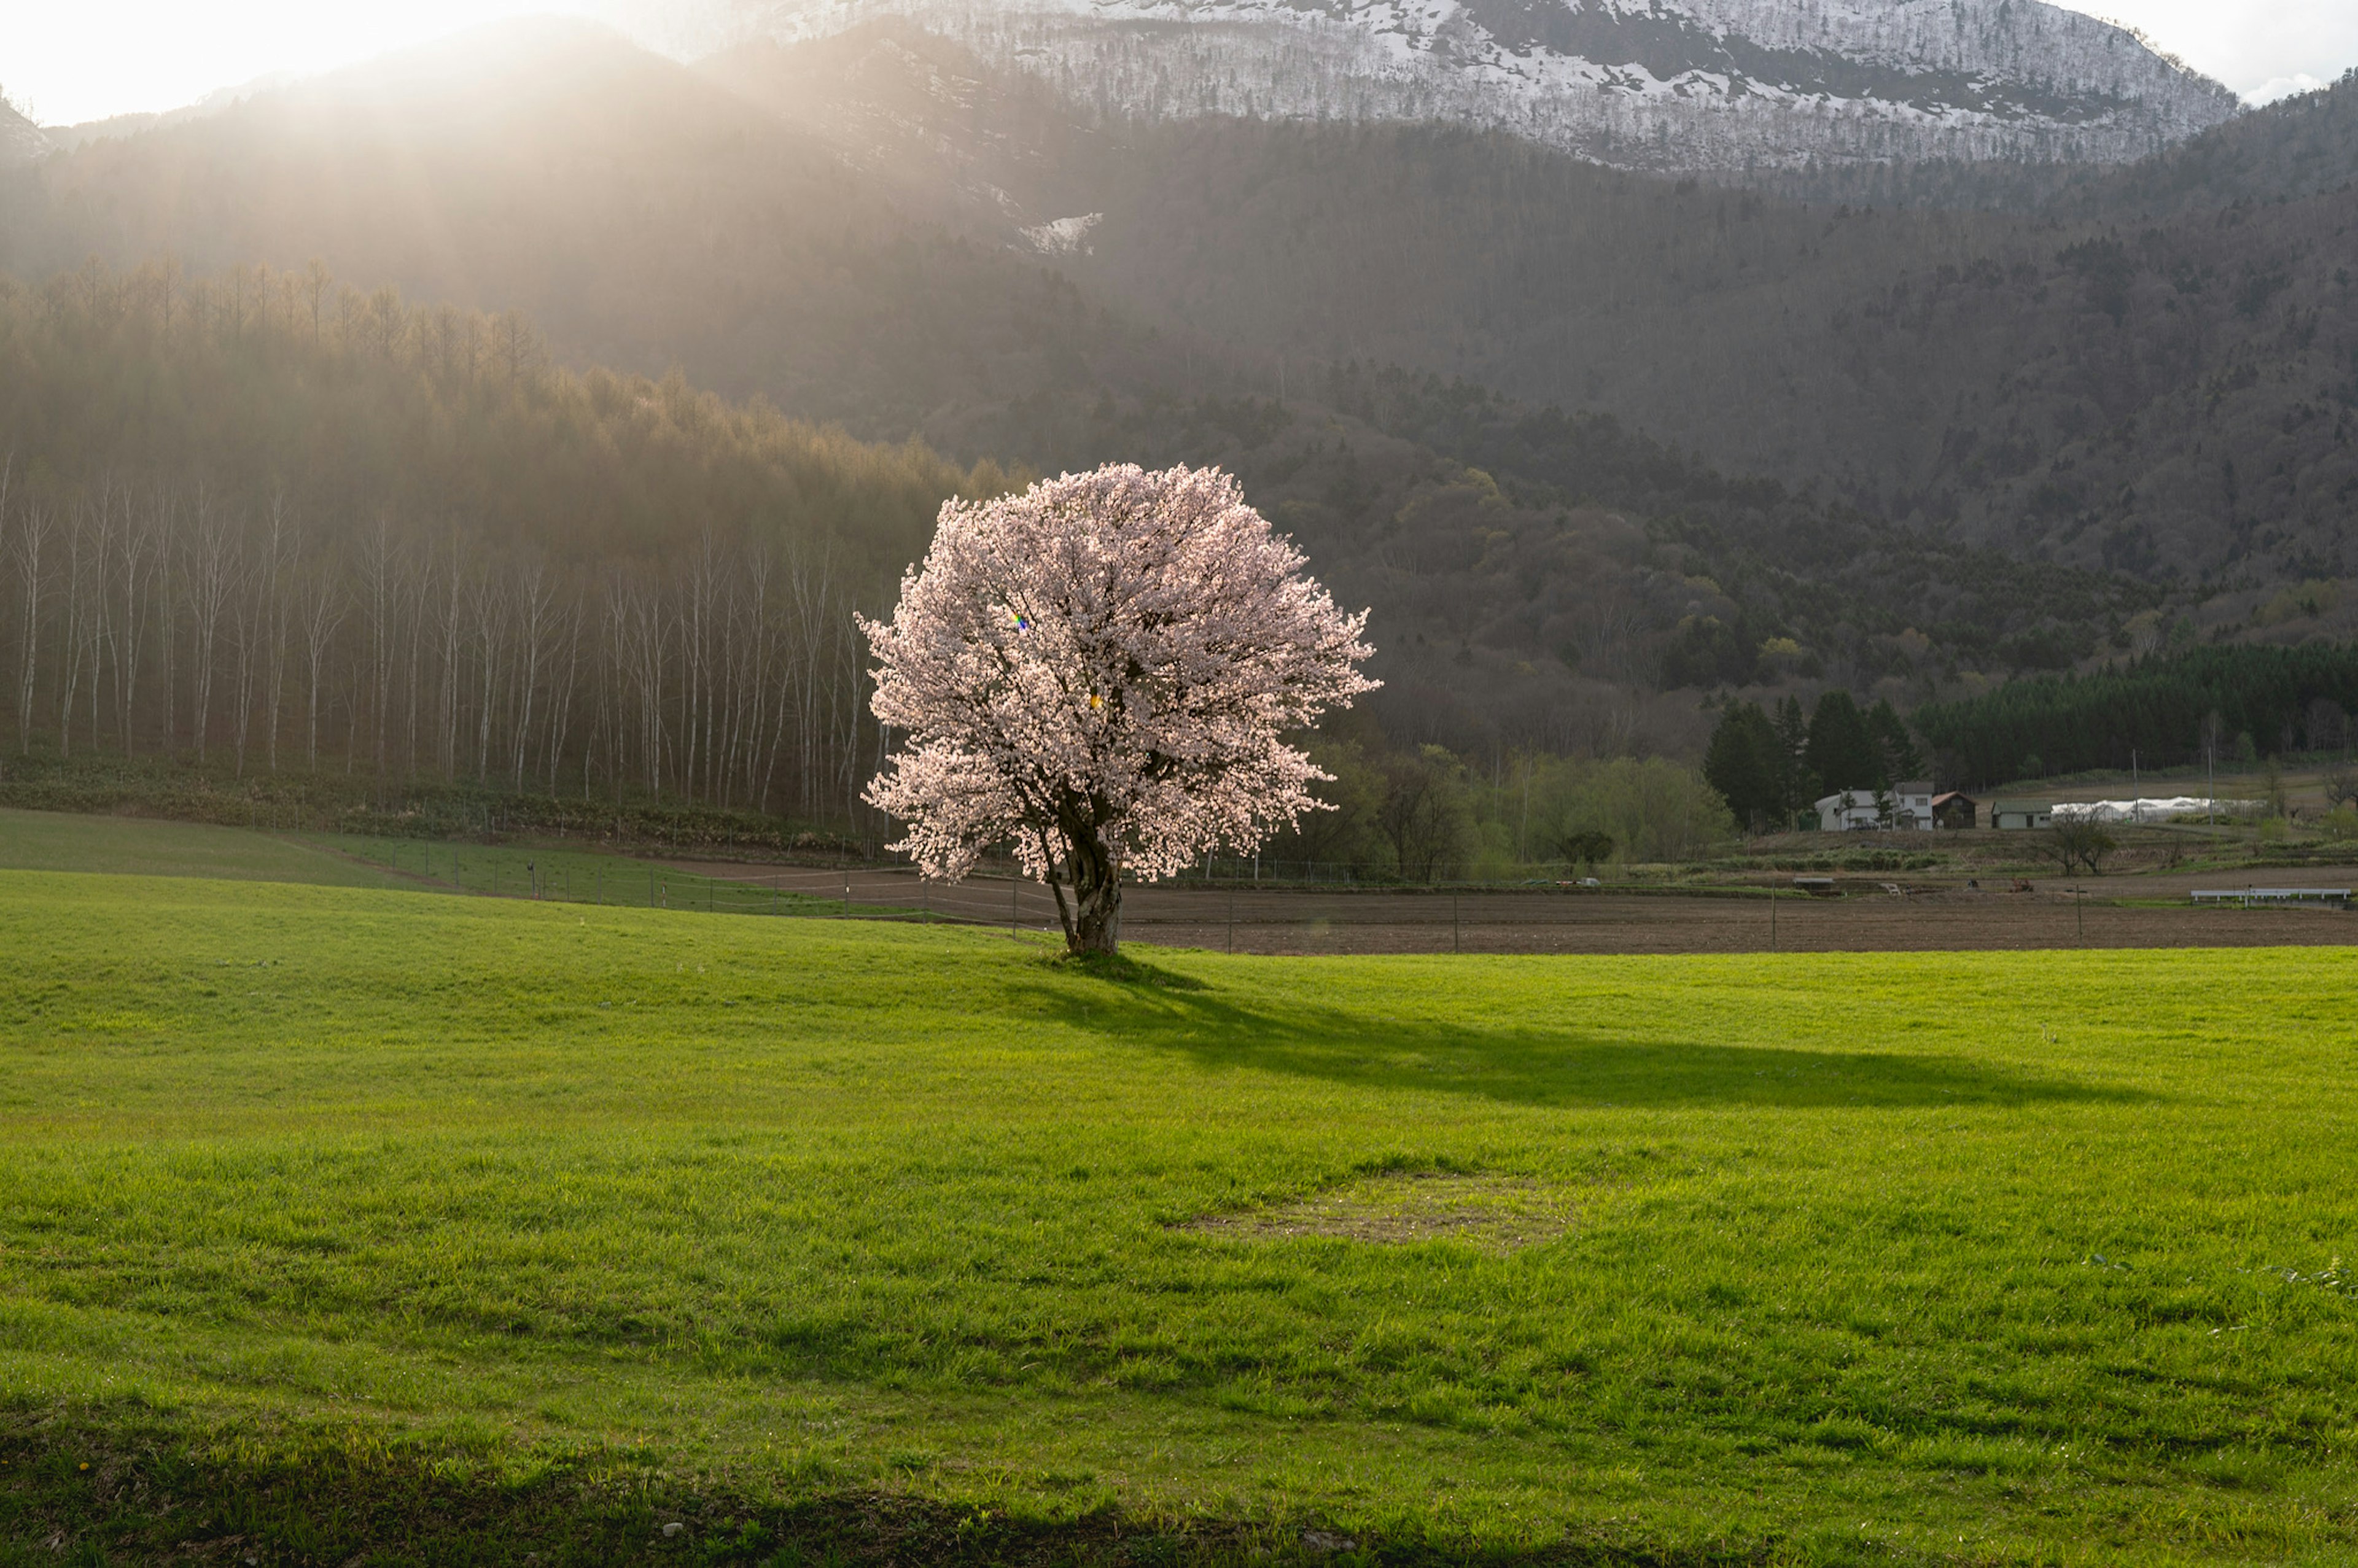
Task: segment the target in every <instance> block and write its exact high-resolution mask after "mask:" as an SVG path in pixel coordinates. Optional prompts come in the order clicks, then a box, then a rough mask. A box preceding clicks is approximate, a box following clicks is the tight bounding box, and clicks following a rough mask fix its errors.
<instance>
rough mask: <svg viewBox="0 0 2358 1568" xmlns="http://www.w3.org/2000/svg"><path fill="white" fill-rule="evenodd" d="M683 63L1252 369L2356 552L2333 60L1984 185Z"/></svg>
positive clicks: (2354, 300) (2356, 360)
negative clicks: (1360, 370)
mask: <svg viewBox="0 0 2358 1568" xmlns="http://www.w3.org/2000/svg"><path fill="white" fill-rule="evenodd" d="M705 69H706V70H707V71H708V74H711V75H714V76H715V77H716V78H717V79H719V80H721V81H726V82H728V83H729V84H730V85H731V86H733V87H736V88H737V89H739V90H740V91H741V92H745V93H746V94H747V95H748V96H749V98H750V99H751V100H752V101H755V102H759V103H765V104H767V105H769V106H771V107H772V108H773V109H774V110H775V111H776V112H778V113H780V114H784V115H787V116H790V117H792V118H793V119H794V120H795V123H796V124H799V125H802V126H805V127H807V128H809V129H810V130H812V131H813V133H814V134H816V135H822V136H824V137H826V138H827V140H828V141H829V142H830V143H831V144H832V145H834V146H838V148H839V149H841V150H842V151H843V153H844V156H845V157H848V158H849V159H851V160H853V161H854V162H856V163H858V164H860V167H862V168H870V169H874V170H877V171H879V178H885V175H884V174H883V172H882V171H886V170H893V169H899V170H910V169H924V170H927V171H929V173H928V175H927V177H926V180H925V181H917V180H916V179H915V177H914V176H912V175H906V174H904V175H902V176H900V177H899V178H903V180H904V181H914V183H907V184H905V185H904V189H907V190H908V191H909V192H910V199H911V200H921V199H923V198H925V197H931V198H933V199H935V200H936V203H937V205H936V208H935V209H934V210H936V211H939V212H940V213H941V214H942V216H943V219H944V221H945V222H950V223H954V224H959V225H962V226H965V227H967V228H968V229H969V230H970V231H971V232H975V233H977V234H979V235H987V234H990V233H992V232H996V233H997V234H999V235H1000V236H1001V238H1002V240H1004V241H1007V242H1010V243H1028V244H1031V245H1033V246H1035V247H1037V248H1039V249H1042V250H1043V251H1045V252H1048V253H1051V254H1053V255H1054V258H1055V261H1056V263H1057V265H1059V266H1060V267H1063V268H1065V269H1066V270H1067V271H1068V272H1069V273H1070V274H1071V276H1074V277H1075V278H1076V279H1077V280H1079V281H1080V282H1082V283H1083V284H1084V285H1085V286H1087V287H1089V288H1090V289H1091V290H1092V291H1093V292H1094V293H1096V294H1097V295H1098V296H1101V297H1106V298H1109V299H1111V300H1114V301H1118V302H1119V303H1120V304H1121V305H1122V306H1123V307H1125V308H1127V309H1128V310H1130V312H1133V313H1135V314H1136V315H1137V316H1139V317H1140V318H1141V319H1145V320H1146V321H1148V322H1150V323H1152V324H1153V325H1154V326H1155V327H1157V328H1159V329H1161V330H1163V331H1164V332H1165V333H1166V334H1170V335H1172V336H1174V338H1176V339H1177V340H1178V341H1181V342H1183V343H1184V344H1186V345H1187V346H1188V348H1189V351H1191V352H1200V351H1204V350H1206V349H1217V351H1218V353H1219V354H1220V356H1222V358H1223V359H1224V361H1225V362H1228V363H1229V364H1231V365H1232V366H1233V367H1234V370H1235V373H1238V374H1241V375H1243V376H1245V377H1247V378H1248V379H1249V380H1250V381H1251V382H1253V383H1255V384H1259V385H1260V386H1262V387H1264V388H1266V389H1267V390H1268V391H1270V392H1276V391H1278V390H1280V389H1281V388H1282V387H1285V386H1289V385H1291V386H1295V387H1298V386H1299V385H1301V384H1302V382H1303V379H1305V378H1306V377H1308V376H1309V375H1311V374H1313V373H1314V372H1315V371H1316V370H1317V369H1318V368H1320V367H1325V366H1331V365H1347V364H1360V365H1373V366H1385V365H1401V366H1405V367H1412V368H1415V369H1420V370H1431V371H1438V372H1440V373H1444V375H1451V376H1463V377H1464V378H1466V379H1467V380H1469V381H1472V382H1476V383H1478V384H1484V385H1487V386H1490V387H1492V388H1495V389H1498V390H1499V391H1501V392H1504V393H1506V394H1508V395H1512V396H1515V397H1518V398H1520V399H1521V400H1523V401H1526V402H1529V403H1532V404H1534V405H1541V406H1545V405H1549V404H1553V405H1558V406H1563V407H1564V408H1566V409H1587V410H1595V411H1601V412H1609V413H1612V414H1614V415H1617V416H1619V417H1620V418H1621V419H1623V420H1624V421H1626V422H1628V424H1630V425H1632V426H1634V427H1637V428H1639V429H1640V430H1643V431H1645V432H1647V433H1649V434H1650V435H1652V436H1654V437H1656V438H1661V439H1664V440H1669V441H1673V442H1676V443H1678V444H1680V445H1682V446H1686V447H1688V448H1690V449H1693V450H1694V451H1696V452H1698V453H1699V454H1701V455H1702V456H1703V457H1704V458H1705V459H1706V460H1710V461H1711V462H1713V463H1714V464H1715V465H1716V466H1718V467H1720V468H1722V469H1724V470H1729V471H1733V472H1737V473H1757V474H1768V475H1774V476H1776V477H1778V478H1780V479H1782V480H1784V481H1787V482H1789V483H1793V484H1806V483H1815V484H1817V485H1819V486H1821V487H1822V488H1823V490H1824V491H1826V492H1829V493H1835V494H1840V495H1842V496H1843V497H1844V499H1846V500H1848V501H1849V502H1851V503H1853V504H1854V505H1856V506H1858V507H1859V508H1861V509H1862V510H1864V511H1866V512H1867V513H1870V514H1874V515H1877V516H1878V517H1882V518H1885V519H1887V520H1890V521H1894V522H1902V523H1907V524H1911V525H1914V526H1918V527H1920V528H1925V529H1929V530H1933V531H1936V532H1937V533H1938V534H1939V535H1940V536H1942V537H1943V538H1946V539H1951V540H1958V539H1963V540H1970V541H1976V542H1986V543H1992V544H1996V545H2000V546H2004V547H2006V548H2007V549H2009V550H2012V551H2015V552H2017V553H2023V554H2028V555H2032V556H2036V557H2039V558H2042V559H2057V560H2063V561H2069V562H2071V563H2074V564H2077V565H2081V566H2085V567H2093V568H2120V569H2123V570H2127V571H2131V572H2135V573H2136V574H2138V575H2141V576H2144V577H2146V578H2147V579H2151V580H2156V581H2169V580H2180V581H2190V580H2198V579H2208V578H2216V577H2223V576H2251V577H2255V578H2257V579H2269V578H2281V577H2291V578H2299V577H2302V576H2308V575H2315V574H2316V573H2318V572H2320V571H2341V570H2345V569H2358V568H2353V567H2352V566H2351V565H2350V564H2349V563H2347V562H2346V561H2345V560H2344V558H2343V551H2344V547H2345V541H2344V540H2343V537H2342V535H2343V532H2344V529H2345V524H2346V520H2347V518H2348V516H2349V514H2350V509H2351V504H2352V502H2353V494H2358V491H2353V481H2358V467H2353V449H2352V446H2351V440H2350V435H2351V422H2350V414H2351V411H2352V409H2353V406H2358V295H2354V294H2353V285H2352V282H2351V272H2350V261H2351V257H2352V254H2353V235H2354V234H2358V185H2353V179H2358V137H2353V135H2352V134H2351V131H2350V124H2351V121H2352V119H2353V114H2358V110H2353V104H2358V78H2353V80H2351V81H2345V82H2343V83H2342V84H2341V85H2339V86H2337V87H2336V88H2334V89H2333V90H2331V92H2325V93H2320V94H2314V95H2310V96H2309V97H2308V98H2303V99H2296V100H2291V101H2288V103H2284V104H2280V105H2277V106H2276V107H2274V108H2271V109H2269V110H2266V111H2265V112H2262V113H2258V114H2250V115H2246V116H2244V117H2242V118H2240V119H2238V120H2236V121H2234V122H2232V123H2230V124H2226V125H2223V126H2220V127H2218V128H2216V129H2214V130H2213V131H2212V132H2210V133H2208V134H2206V135H2203V136H2201V137H2198V138H2196V139H2195V140H2194V141H2192V142H2190V143H2189V144H2187V145H2185V146H2181V147H2180V148H2177V149H2173V150H2172V151H2171V152H2169V153H2168V154H2166V155H2164V156H2163V157H2161V158H2159V159H2157V160H2155V161H2153V162H2152V163H2150V164H2147V165H2142V166H2138V167H2136V168H2132V169H2128V170H2123V171H2120V172H2118V173H2116V174H2114V175H2110V176H2088V177H2085V178H2084V179H2083V180H2082V182H2081V183H2078V184H2075V185H2073V186H2072V187H2071V189H2070V190H2069V191H2068V192H2066V193H2061V194H2057V193H2052V192H2050V193H2049V194H2048V195H2047V196H2046V197H2045V198H2043V200H2045V203H2046V207H2045V210H2044V211H2039V212H2035V213H2007V212H1995V211H1974V210H1965V209H1959V208H1937V207H1922V208H1911V209H1909V210H1905V211H1890V210H1884V211H1876V210H1874V209H1871V208H1870V209H1857V208H1849V207H1841V206H1836V207H1833V208H1828V207H1825V206H1822V205H1813V204H1811V203H1807V202H1800V201H1792V200H1775V199H1771V198H1767V197H1762V196H1758V195H1754V194H1747V193H1743V192H1737V191H1730V190H1727V189H1715V188H1712V187H1708V186H1699V185H1696V184H1694V183H1693V182H1691V181H1688V182H1678V183H1672V182H1667V181H1662V180H1655V179H1648V178H1638V177H1633V176H1627V175H1621V174H1617V173H1614V172H1612V171H1609V170H1605V169H1600V168H1595V167H1593V166H1591V165H1587V164H1584V163H1581V162H1579V161H1577V160H1575V159H1572V158H1569V157H1562V156H1560V155H1556V154H1552V153H1550V152H1548V151H1545V150H1544V149H1541V148H1538V147H1534V146H1531V145H1530V144H1528V143H1524V142H1520V141H1517V140H1514V139H1512V138H1509V137H1504V136H1487V135H1478V134H1475V133H1471V132H1466V131H1459V130H1452V129H1445V128H1438V127H1431V126H1391V127H1368V126H1348V125H1314V124H1272V123H1268V122H1261V121H1251V120H1238V119H1198V120H1192V121H1187V122H1184V123H1181V124H1087V123H1086V122H1085V121H1084V119H1083V118H1082V117H1081V116H1080V115H1079V114H1078V111H1077V110H1076V109H1073V108H1070V107H1067V108H1066V109H1065V112H1064V113H1063V114H1061V115H1059V114H1057V113H1056V112H1055V106H1054V105H1053V104H1050V103H1043V101H1042V98H1041V90H1040V89H1038V88H1037V87H1036V86H1034V85H1033V84H1030V83H1027V82H1023V81H1008V80H1006V79H1004V78H1001V77H997V76H994V75H993V74H992V73H991V72H990V71H988V70H985V69H984V68H982V67H981V66H979V64H977V63H976V62H975V61H973V60H972V59H970V58H968V57H965V56H963V55H962V54H961V53H960V52H959V51H957V50H956V49H953V48H952V47H951V46H949V45H947V44H945V43H943V42H941V41H940V40H931V39H925V38H919V37H913V36H912V35H910V34H909V33H908V32H907V31H906V30H905V29H903V30H900V31H892V30H876V31H872V32H869V33H863V34H857V35H849V36H846V37H843V38H836V39H831V40H828V41H827V43H825V44H822V45H810V46H803V47H802V48H800V49H784V50H782V49H777V48H775V47H774V46H770V45H754V46H749V47H748V48H747V49H744V50H741V51H738V52H737V53H735V54H732V55H730V56H726V57H723V58H722V59H718V60H715V61H712V62H709V63H708V65H707V67H706V68H705ZM883 106H889V112H878V111H879V110H880V109H881V108H882V107H883ZM936 148H938V149H954V150H944V151H939V152H936V151H935V150H933V149H936ZM1898 172H1899V173H1902V174H1904V173H1905V172H1906V171H1898ZM928 181H929V182H928ZM1009 207H1012V208H1013V209H1014V211H1008V210H1007V209H1008V208H1009Z"/></svg>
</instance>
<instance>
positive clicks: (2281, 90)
mask: <svg viewBox="0 0 2358 1568" xmlns="http://www.w3.org/2000/svg"><path fill="white" fill-rule="evenodd" d="M2064 3H2066V4H2069V5H2071V7H2072V8H2073V9H2074V10H2081V11H2088V12H2091V13H2093V14H2095V15H2097V16H2108V17H2111V18H2112V19H2114V20H2115V21H2120V22H2126V23H2129V24H2131V25H2132V26H2135V27H2141V28H2143V29H2144V30H2145V32H2146V34H2147V36H2148V37H2150V38H2153V39H2154V40H2155V42H2157V43H2158V44H2159V45H2160V47H2162V48H2163V49H2169V50H2170V51H2172V52H2174V53H2176V54H2178V55H2180V57H2182V58H2183V59H2186V60H2187V61H2188V62H2189V63H2190V64H2191V65H2193V66H2194V67H2195V68H2196V69H2198V70H2204V71H2207V72H2209V73H2210V74H2211V75H2212V76H2215V77H2217V78H2218V79H2219V80H2220V81H2224V82H2225V83H2226V84H2227V85H2228V86H2230V87H2233V88H2234V89H2235V90H2236V91H2237V92H2241V93H2243V94H2244V96H2245V97H2246V98H2249V99H2251V100H2253V101H2254V102H2266V101H2267V100H2269V99H2274V98H2279V97H2282V96H2284V95H2285V94H2286V93H2288V92H2299V91H2301V90H2303V89H2304V88H2307V87H2311V86H2318V85H2321V84H2323V83H2325V82H2328V81H2332V80H2333V79H2334V78H2335V77H2337V76H2339V75H2341V74H2342V72H2343V71H2344V70H2349V69H2350V68H2351V67H2352V66H2353V65H2358V0H2064ZM609 4H611V0H379V3H376V4H363V3H361V0H206V3H203V4H197V3H193V0H64V3H62V4H60V3H49V4H37V3H35V0H0V13H5V17H0V89H5V91H6V92H7V93H8V95H9V96H10V97H11V98H13V99H14V100H16V103H19V104H20V105H23V106H26V107H27V108H29V109H30V110H31V111H32V113H33V117H34V118H35V119H37V120H39V121H41V122H43V123H45V124H70V123H72V122H74V121H78V120H94V119H98V118H100V117H102V116H103V115H107V114H124V113H125V112H127V111H130V110H135V109H170V108H176V107H178V105H180V104H183V103H193V102H194V101H195V100H197V99H199V98H201V97H203V96H204V95H205V94H206V93H208V92H211V91H213V90H214V89H215V88H219V87H230V86H235V85H237V84H239V83H241V82H245V81H253V80H254V78H256V77H260V76H266V75H269V74H271V73H273V72H276V71H285V70H293V71H312V70H323V69H326V68H327V67H330V66H335V65H342V64H345V63H347V62H349V61H352V60H356V59H367V58H368V57H369V56H371V55H374V54H381V53H383V52H384V51H385V50H387V49H396V48H399V47H400V46H402V45H405V44H411V43H418V42H422V41H424V40H426V39H427V38H435V37H438V36H439V35H441V34H444V33H448V32H451V31H453V30H455V29H457V28H459V27H464V26H466V25H468V24H469V23H471V22H477V21H485V20H489V19H491V18H493V17H497V16H517V15H523V14H527V13H532V12H548V11H570V12H591V13H594V12H597V11H599V10H600V9H603V8H605V7H606V5H609Z"/></svg>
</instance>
